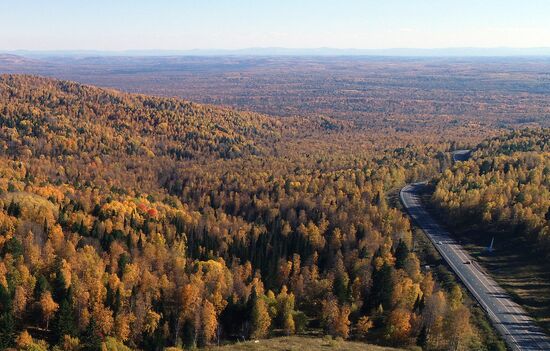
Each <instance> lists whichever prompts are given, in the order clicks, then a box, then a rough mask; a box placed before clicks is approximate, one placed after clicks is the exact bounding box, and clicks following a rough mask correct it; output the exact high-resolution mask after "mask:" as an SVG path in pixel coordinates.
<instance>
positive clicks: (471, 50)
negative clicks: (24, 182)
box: [0, 47, 550, 58]
mask: <svg viewBox="0 0 550 351" xmlns="http://www.w3.org/2000/svg"><path fill="white" fill-rule="evenodd" d="M4 53H6V54H10V55H20V56H24V57H36V58H40V57H52V56H73V57H74V56H76V57H89V56H404V57H407V56H410V57H477V56H479V57H494V56H497V57H501V56H502V57H506V56H550V47H534V48H509V47H495V48H479V47H455V48H388V49H356V48H345V49H342V48H328V47H321V48H284V47H258V48H243V49H191V50H154V49H151V50H149V49H147V50H140V49H137V50H120V51H102V50H45V51H38V50H13V51H4ZM2 55H4V54H0V57H1V56H2Z"/></svg>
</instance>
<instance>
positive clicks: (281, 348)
mask: <svg viewBox="0 0 550 351" xmlns="http://www.w3.org/2000/svg"><path fill="white" fill-rule="evenodd" d="M207 350H220V351H247V350H254V351H267V350H270V351H271V350H273V351H309V350H311V351H322V350H336V351H398V350H404V349H395V348H391V347H383V346H375V345H369V344H365V343H361V342H353V341H344V340H335V339H332V338H328V337H324V338H319V337H308V336H289V337H279V338H272V339H264V340H257V341H246V342H241V343H237V344H232V345H226V346H222V347H213V348H207Z"/></svg>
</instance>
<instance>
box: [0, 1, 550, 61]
mask: <svg viewBox="0 0 550 351" xmlns="http://www.w3.org/2000/svg"><path fill="white" fill-rule="evenodd" d="M501 46H506V47H550V1H548V0H514V1H513V0H452V1H451V0H179V1H178V0H151V1H144V0H90V1H88V0H0V50H17V49H28V50H78V49H88V50H90V49H95V50H128V49H171V50H186V49H196V48H198V49H208V48H216V49H237V48H248V47H288V48H315V47H333V48H374V49H378V48H442V47H501Z"/></svg>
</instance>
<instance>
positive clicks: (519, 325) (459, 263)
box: [400, 150, 550, 351]
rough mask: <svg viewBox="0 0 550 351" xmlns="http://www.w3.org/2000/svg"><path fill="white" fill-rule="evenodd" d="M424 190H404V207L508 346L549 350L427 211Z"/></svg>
mask: <svg viewBox="0 0 550 351" xmlns="http://www.w3.org/2000/svg"><path fill="white" fill-rule="evenodd" d="M468 157H469V151H468V150H460V151H459V152H457V153H455V154H453V159H454V160H455V161H462V160H465V159H467V158H468ZM425 186H426V184H425V183H415V184H409V185H407V186H405V187H404V188H403V189H401V192H400V198H401V202H402V203H403V206H404V207H405V208H406V210H407V212H408V213H409V215H410V216H411V218H412V219H413V220H414V221H415V222H416V223H417V224H418V225H419V226H420V227H421V228H422V229H423V230H424V232H425V233H426V235H427V236H428V238H429V239H430V240H431V241H432V243H433V244H434V245H435V247H436V248H437V250H438V251H439V253H440V254H441V256H442V257H443V259H445V261H446V262H447V263H448V264H449V266H450V267H451V268H452V270H453V271H454V272H455V273H456V275H457V276H458V277H459V278H460V280H461V281H462V282H463V283H464V285H465V286H466V287H467V288H468V290H469V291H470V293H471V294H472V295H473V296H474V297H475V299H476V300H477V301H478V302H479V304H480V305H481V306H482V307H483V309H484V310H485V311H486V312H487V314H488V315H489V318H490V319H491V322H492V323H493V325H494V326H495V328H496V329H497V330H498V331H499V332H500V334H501V335H502V336H503V338H504V340H505V341H506V343H507V344H508V346H509V347H510V348H511V349H512V350H529V351H530V350H550V338H549V337H548V336H547V335H546V334H545V333H544V332H543V330H542V329H541V328H539V327H538V326H537V325H536V324H535V323H534V322H533V320H532V319H531V318H530V317H529V316H528V315H527V313H526V312H525V311H524V310H523V308H521V306H519V305H518V304H516V303H515V302H513V301H512V299H511V298H510V296H509V295H508V294H507V293H506V292H505V291H504V290H503V289H502V288H501V287H500V286H499V285H498V284H497V283H496V282H495V281H494V280H493V279H492V278H491V277H490V276H489V275H488V274H487V273H486V272H484V271H483V269H482V268H481V267H480V266H479V265H478V264H477V263H476V262H475V261H474V259H473V258H472V257H471V256H470V255H469V254H468V253H467V252H466V251H465V250H464V249H463V248H462V247H461V246H460V245H459V244H457V243H456V242H455V241H454V240H453V239H452V237H451V235H450V234H449V233H448V232H447V231H446V230H445V229H443V228H442V227H441V226H440V225H439V224H438V223H437V222H436V221H435V220H434V219H433V218H432V217H431V216H430V214H429V213H428V212H427V211H426V210H425V209H424V207H423V206H422V202H421V200H420V195H419V194H421V193H422V190H423V189H424V187H425Z"/></svg>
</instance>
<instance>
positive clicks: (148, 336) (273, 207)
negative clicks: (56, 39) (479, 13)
mask: <svg viewBox="0 0 550 351" xmlns="http://www.w3.org/2000/svg"><path fill="white" fill-rule="evenodd" d="M331 64H332V65H338V64H341V63H339V62H336V63H331ZM409 64H410V63H409ZM376 65H378V66H377V67H378V68H377V69H379V70H380V71H376V72H378V73H377V76H376V77H371V78H369V79H370V80H369V83H367V84H372V82H374V81H377V82H378V84H379V86H384V89H383V90H375V91H374V92H373V93H372V96H368V97H367V98H365V99H364V100H362V98H361V99H360V98H359V97H356V98H355V100H353V99H354V98H353V96H352V97H350V95H349V94H351V95H354V94H359V93H357V91H354V92H350V91H349V90H348V91H347V93H342V94H344V95H345V96H344V97H343V98H342V100H339V101H336V100H333V99H332V98H328V96H331V95H330V93H328V92H323V91H322V90H323V89H328V88H327V87H326V86H321V87H319V90H316V91H312V92H311V95H308V96H307V98H304V99H302V100H300V99H301V98H300V94H303V90H300V89H301V88H299V87H295V88H293V89H298V90H300V94H297V95H294V96H293V97H292V96H284V95H273V94H272V92H273V91H276V90H274V89H273V87H271V86H269V85H266V88H262V89H265V90H261V89H260V90H255V89H248V90H247V91H248V92H249V93H247V95H246V96H243V95H241V96H242V99H241V100H238V98H236V97H235V96H239V94H240V93H239V92H240V91H241V90H240V89H242V88H243V86H242V85H237V86H234V87H233V90H229V92H228V94H227V95H225V96H226V99H227V100H223V99H222V98H220V97H218V96H217V95H214V94H212V95H210V97H207V96H206V95H205V98H204V99H212V100H211V101H210V100H209V101H206V102H209V103H217V104H221V105H224V106H228V107H219V106H215V105H209V104H201V103H195V102H190V101H187V100H184V99H182V98H174V97H161V96H152V95H144V94H136V93H126V92H121V91H118V90H111V89H107V88H99V87H95V86H89V85H83V84H80V83H76V82H73V81H64V80H56V79H51V78H44V77H38V76H35V75H12V74H4V75H1V76H0V348H1V349H5V348H15V349H21V350H47V349H52V350H103V349H107V350H127V349H140V350H162V349H163V348H165V347H166V348H168V347H174V348H192V347H207V346H209V345H215V344H218V343H230V342H235V341H236V340H243V339H246V340H248V339H262V338H268V337H273V336H282V335H287V336H288V335H294V334H304V333H306V332H308V331H312V330H313V331H315V332H316V333H321V334H323V335H330V336H332V337H333V338H343V339H353V340H357V341H361V342H368V343H377V344H383V345H390V346H396V347H412V346H417V347H421V348H423V349H426V350H493V349H503V347H504V346H503V343H502V341H500V340H498V338H497V337H496V336H495V332H494V331H493V330H492V329H491V328H490V327H489V326H488V324H487V321H486V320H485V319H484V317H483V316H482V315H480V313H479V311H478V312H476V309H475V306H473V305H474V303H473V302H472V300H471V299H470V298H469V297H468V296H467V294H466V292H465V290H464V289H463V288H462V287H461V286H460V285H459V284H458V283H457V282H456V280H454V279H453V278H449V277H448V275H449V273H448V272H447V273H446V271H445V268H443V267H441V269H426V267H425V266H426V265H427V264H431V263H433V262H432V261H433V260H434V259H433V257H432V256H433V255H434V254H433V253H430V252H426V250H428V249H426V250H420V249H419V248H418V247H419V240H421V239H419V237H420V236H421V233H419V232H418V231H416V230H414V228H413V224H412V223H411V222H410V220H409V218H408V217H407V216H406V214H405V213H404V212H403V211H402V210H401V209H400V205H399V203H398V200H397V199H396V194H397V191H398V190H399V189H400V188H401V187H402V186H404V185H405V184H407V183H409V182H413V181H423V180H431V184H432V186H433V189H434V192H433V195H432V198H431V202H432V204H433V205H434V206H435V207H437V208H438V209H440V210H441V211H442V212H444V213H445V214H447V215H448V216H449V218H450V220H451V221H452V222H453V223H456V224H457V225H459V224H460V223H463V222H465V221H476V222H478V223H480V225H481V226H483V225H492V226H502V227H510V228H511V229H510V230H513V231H514V232H515V233H517V235H521V236H525V238H526V240H528V241H530V242H536V243H537V244H538V245H539V247H540V252H541V254H543V255H545V256H546V257H548V254H549V253H550V239H549V235H550V229H549V228H550V192H549V191H550V190H549V186H550V153H549V152H550V146H549V140H550V131H549V129H544V127H548V125H547V122H548V120H547V118H548V116H547V115H546V114H545V113H547V112H548V105H547V103H546V104H543V103H541V100H543V95H542V94H539V93H538V92H536V91H534V90H536V89H535V88H536V87H535V88H533V86H532V85H529V84H531V83H532V81H530V80H529V81H528V83H525V84H526V85H529V87H531V88H533V89H532V90H530V91H529V92H526V93H525V94H524V95H523V100H522V101H521V105H522V110H521V111H520V112H521V113H519V112H518V114H515V115H514V116H513V117H511V118H510V119H506V118H505V117H503V115H502V114H501V113H500V112H499V106H501V107H503V109H505V110H507V111H508V110H510V111H511V110H512V109H513V108H514V105H513V104H514V103H515V102H514V101H513V100H512V97H513V92H512V91H511V90H506V89H507V88H498V89H497V88H496V87H495V95H493V96H489V94H484V95H482V96H477V97H476V99H477V100H475V101H474V100H470V97H471V96H469V95H468V93H466V92H465V90H463V91H462V93H457V92H458V91H461V90H460V89H462V88H461V87H460V83H459V82H456V86H453V88H452V89H451V90H454V93H453V94H464V95H465V97H464V99H463V100H462V102H461V103H456V104H452V105H448V104H445V102H444V100H445V99H442V100H440V101H439V102H437V103H434V104H431V102H429V101H427V100H426V98H427V95H426V89H428V90H429V89H432V88H433V84H436V85H437V84H439V83H438V82H439V80H438V79H440V78H433V80H430V79H426V80H423V81H421V82H420V83H418V82H416V83H414V84H411V85H409V86H407V87H403V86H402V87H394V88H393V89H394V94H397V95H396V96H398V95H399V94H406V95H407V96H408V99H407V101H408V102H407V103H401V102H399V99H392V98H386V99H385V98H384V91H386V92H387V91H390V90H391V89H392V88H391V84H389V83H388V82H387V81H385V80H384V79H386V78H387V77H386V78H384V77H382V72H383V70H382V69H381V68H380V67H381V65H382V64H381V63H376ZM268 67H270V68H269V70H268V71H269V72H267V73H266V71H257V72H260V73H257V72H256V73H250V72H252V71H245V73H243V75H242V76H241V77H240V78H239V77H237V78H235V79H241V80H243V79H244V80H247V79H248V78H247V77H248V76H247V74H252V75H254V74H259V75H264V74H267V75H269V74H274V73H273V70H275V69H276V68H277V67H278V66H277V65H274V66H273V65H272V66H268ZM274 67H275V68H274ZM346 67H347V66H346ZM530 67H531V68H532V67H534V66H530ZM538 67H539V66H537V67H536V68H537V69H538ZM347 69H348V68H342V70H343V71H345V72H346V77H347V78H346V79H348V78H349V77H350V76H349V72H348V71H347ZM363 69H365V70H367V69H368V67H364V68H363ZM425 69H427V68H426V67H425V66H422V68H421V70H425ZM526 72H527V73H526V74H527V75H529V76H530V77H532V75H531V74H532V71H530V70H529V69H526ZM225 74H226V73H224V75H225ZM385 74H389V75H390V76H391V72H390V73H385ZM439 74H440V73H438V74H437V76H438V77H440V76H439ZM314 76H315V75H311V76H309V77H310V78H311V77H314ZM191 78H193V79H196V76H192V77H191ZM191 78H189V77H188V79H191ZM98 79H99V78H98ZM209 79H210V78H209ZM224 79H229V78H227V77H226V78H224ZM311 79H312V78H311ZM391 79H394V78H391ZM410 79H411V80H413V78H410ZM383 80H384V81H383ZM225 82H226V83H227V80H225ZM340 83H341V82H340ZM123 84H126V83H123ZM304 84H307V85H309V84H314V83H312V82H311V81H309V80H307V81H306V82H305V83H304ZM326 84H329V83H326ZM330 84H339V83H338V82H336V81H331V82H330ZM361 84H363V83H362V82H359V81H355V82H354V83H353V84H351V86H347V88H350V89H351V90H353V89H356V88H357V85H361ZM417 84H421V85H422V86H424V89H425V90H422V89H417V88H418V86H417ZM104 85H108V84H104ZM343 86H344V87H343V88H342V86H340V87H341V89H342V91H343V90H345V86H346V84H344V85H343ZM186 87H187V88H186V89H188V87H189V86H186ZM249 88H250V87H249ZM539 88H540V86H539ZM228 89H231V88H228ZM437 89H438V88H436V90H437ZM441 89H443V88H441ZM126 90H130V89H126ZM306 90H307V89H306ZM405 90H406V91H407V92H406V93H404V91H405ZM280 91H284V89H281V90H280ZM327 91H328V90H327ZM146 92H148V93H151V91H146ZM172 92H177V90H173V91H172ZM411 92H412V94H413V95H408V94H409V93H411ZM437 92H438V94H441V95H440V96H441V97H444V96H447V98H449V95H447V94H450V93H449V91H447V92H445V91H442V90H437ZM323 94H324V95H323ZM157 95H171V96H175V95H178V94H177V93H174V94H157ZM180 95H181V94H180ZM262 95H263V97H262ZM291 95H292V94H291ZM316 95H322V96H326V97H327V98H326V99H323V100H322V101H321V102H320V103H319V98H318V97H317V98H316V97H315V96H316ZM286 98H288V99H289V101H290V102H289V105H288V106H290V107H292V110H291V111H282V110H281V109H280V108H278V106H279V107H280V104H281V101H282V100H284V99H286ZM316 99H317V100H316ZM347 99H351V100H352V101H355V104H347V103H346V101H350V100H347ZM472 99H473V97H472ZM298 100H300V101H302V102H303V104H302V105H299V104H298V102H297V101H298ZM413 100H415V101H418V104H417V105H415V104H414V103H413V102H411V101H413ZM482 100H483V101H482ZM314 101H317V102H318V103H317V104H314ZM365 102H366V104H365ZM309 104H311V105H312V106H317V108H318V110H316V111H314V112H313V113H311V114H308V113H305V112H304V111H306V110H308V109H309ZM338 104H342V105H345V106H346V108H342V107H339V105H338ZM362 104H365V105H364V106H366V107H368V109H367V110H360V108H359V106H363V105H362ZM475 104H476V105H475ZM474 105H475V106H477V107H474ZM229 106H230V107H229ZM259 106H261V108H258V107H259ZM319 106H322V107H320V108H319ZM290 107H289V108H290ZM366 107H364V108H366ZM269 109H272V110H273V111H275V112H271V113H270V112H269V111H268V110H269ZM254 111H256V112H254ZM335 111H339V112H338V113H336V112H335ZM483 113H487V116H488V118H487V119H485V120H483V119H481V118H480V119H479V121H477V120H476V118H477V117H476V116H478V115H479V114H483ZM438 115H442V116H444V117H442V120H438V119H437V118H438V117H437V116H438ZM527 115H529V116H530V117H529V118H527V117H526V116H527ZM453 126H456V128H453ZM523 127H529V128H527V129H526V128H523ZM473 131H477V133H474V132H473ZM461 148H472V150H473V151H472V157H471V159H470V160H468V161H466V162H460V163H453V160H452V156H451V151H453V150H456V149H461ZM432 250H433V249H432ZM428 251H429V250H428Z"/></svg>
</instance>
